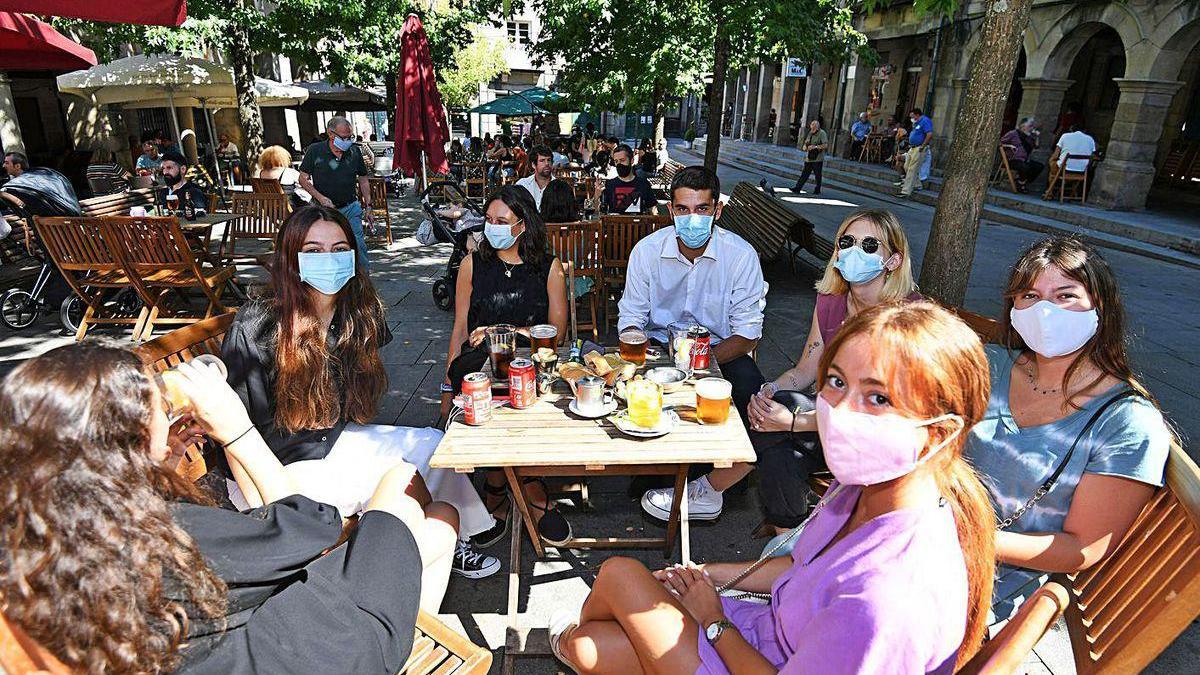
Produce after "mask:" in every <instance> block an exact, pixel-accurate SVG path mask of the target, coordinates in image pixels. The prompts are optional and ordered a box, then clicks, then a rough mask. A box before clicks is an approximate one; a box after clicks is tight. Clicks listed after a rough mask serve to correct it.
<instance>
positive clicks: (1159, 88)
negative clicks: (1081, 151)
mask: <svg viewBox="0 0 1200 675" xmlns="http://www.w3.org/2000/svg"><path fill="white" fill-rule="evenodd" d="M1115 81H1116V83H1117V86H1118V87H1120V89H1121V100H1120V102H1119V103H1118V104H1117V116H1116V119H1114V120H1113V125H1112V131H1111V133H1110V136H1109V139H1108V147H1107V148H1105V156H1104V161H1103V162H1102V163H1101V164H1100V166H1099V167H1097V169H1096V182H1095V184H1094V185H1092V186H1090V192H1091V193H1092V194H1094V195H1095V197H1094V199H1095V201H1096V203H1098V204H1101V205H1103V206H1106V207H1108V208H1110V209H1120V210H1130V209H1140V208H1143V207H1145V206H1146V196H1147V195H1149V194H1150V186H1151V184H1152V183H1153V182H1154V158H1155V155H1156V154H1157V152H1158V139H1159V138H1160V137H1161V136H1162V129H1163V123H1164V122H1165V121H1166V119H1167V112H1168V111H1169V110H1170V108H1171V102H1172V101H1173V100H1174V99H1175V94H1176V93H1177V92H1178V91H1179V88H1180V87H1182V86H1183V83H1182V82H1174V81H1170V80H1135V79H1129V78H1123V77H1118V78H1116V79H1115Z"/></svg>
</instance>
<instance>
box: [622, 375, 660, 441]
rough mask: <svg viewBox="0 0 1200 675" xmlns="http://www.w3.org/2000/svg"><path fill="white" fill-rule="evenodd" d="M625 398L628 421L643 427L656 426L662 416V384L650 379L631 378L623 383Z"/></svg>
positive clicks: (651, 427) (650, 427)
mask: <svg viewBox="0 0 1200 675" xmlns="http://www.w3.org/2000/svg"><path fill="white" fill-rule="evenodd" d="M625 399H626V401H627V402H628V403H629V421H630V422H633V423H634V424H636V425H638V426H639V427H642V428H643V429H653V428H655V427H657V426H658V421H659V419H660V418H661V417H662V407H663V394H662V385H660V384H659V383H657V382H654V381H652V380H644V379H643V380H633V381H632V382H629V383H628V384H626V385H625Z"/></svg>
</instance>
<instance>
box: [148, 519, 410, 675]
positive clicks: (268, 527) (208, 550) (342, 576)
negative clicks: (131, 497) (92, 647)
mask: <svg viewBox="0 0 1200 675" xmlns="http://www.w3.org/2000/svg"><path fill="white" fill-rule="evenodd" d="M172 515H173V517H174V519H175V522H176V523H178V524H179V525H180V526H181V527H183V529H184V530H186V531H187V532H188V534H189V535H191V537H192V539H194V540H195V542H196V545H197V546H198V547H199V548H200V552H201V553H202V554H203V555H204V557H205V559H206V560H207V561H208V564H209V567H210V568H211V569H212V570H213V572H215V573H216V574H217V576H219V577H221V579H223V580H224V581H225V584H226V585H227V586H228V587H229V596H228V597H229V606H228V609H227V612H226V617H225V619H226V620H225V626H224V628H223V629H222V627H221V626H220V625H219V623H218V622H212V621H199V620H196V619H195V618H193V619H192V620H190V621H189V622H188V635H187V641H186V643H185V646H184V647H183V649H182V652H181V653H182V655H183V663H182V665H181V666H180V668H179V671H178V672H181V673H214V674H216V673H221V674H226V673H314V674H316V673H378V674H379V675H385V674H386V675H392V674H394V673H396V672H397V671H399V670H400V668H401V666H403V665H404V662H405V660H406V659H407V658H408V655H409V652H410V651H411V650H412V642H413V629H414V627H415V625H416V620H417V611H418V608H419V605H420V599H421V590H420V589H421V570H422V566H421V555H420V552H419V551H418V549H417V543H416V541H415V540H414V539H413V536H412V533H410V532H409V530H408V528H407V527H405V526H404V524H403V523H402V522H400V520H399V519H397V518H396V517H395V516H392V515H391V514H389V513H384V512H381V511H368V512H367V513H366V514H364V515H363V517H362V519H361V520H360V522H359V524H358V527H357V529H356V530H355V531H354V532H353V533H352V534H351V535H350V538H349V540H348V541H347V542H346V543H345V544H344V545H342V546H339V547H338V548H336V549H334V550H333V551H331V552H330V553H329V554H327V555H325V556H321V555H320V553H321V551H322V550H324V549H325V548H327V547H329V546H332V545H333V544H334V542H336V541H337V538H338V536H339V534H340V533H341V529H342V523H341V518H340V516H339V515H338V511H337V509H336V508H334V507H332V506H328V505H326V504H320V503H318V502H315V501H312V500H311V499H308V498H307V497H303V496H300V495H293V496H291V497H286V498H284V499H281V500H279V501H277V502H275V503H272V504H268V505H266V506H263V507H260V508H257V509H251V510H249V511H245V512H242V513H238V512H236V511H228V510H224V509H219V508H215V507H209V506H197V505H195V504H186V503H177V504H175V505H173V509H172ZM164 585H165V587H166V589H167V590H166V593H167V595H168V596H169V597H173V598H176V599H181V597H180V596H181V595H182V594H181V593H180V592H179V587H178V584H177V583H173V582H172V581H171V580H169V579H168V580H166V582H165V584H164ZM173 589H174V590H173ZM185 606H186V605H185ZM188 615H189V617H196V616H198V613H197V612H194V611H189V612H188Z"/></svg>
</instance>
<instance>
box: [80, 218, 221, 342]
mask: <svg viewBox="0 0 1200 675" xmlns="http://www.w3.org/2000/svg"><path fill="white" fill-rule="evenodd" d="M100 227H101V232H102V233H103V237H104V239H105V241H106V242H107V243H108V244H109V246H110V247H112V251H111V253H112V255H113V256H114V257H116V258H118V259H119V260H120V261H121V263H122V266H123V267H124V269H125V273H126V275H127V276H129V278H130V279H131V280H133V281H134V283H135V285H139V286H140V287H144V289H145V292H146V295H147V305H148V306H149V307H150V312H149V314H148V315H147V316H146V320H145V323H144V324H143V326H142V332H141V333H140V334H138V335H135V336H134V339H135V340H138V339H145V338H148V337H149V336H150V335H151V334H153V332H154V328H155V326H156V325H159V324H180V323H184V324H190V323H196V322H197V321H200V320H201V319H207V318H209V317H210V316H213V315H215V314H224V313H225V312H226V311H228V310H227V309H226V307H225V305H224V304H223V303H222V302H221V293H222V292H223V291H224V289H225V284H226V283H227V282H228V281H229V280H230V279H232V278H233V274H234V268H233V267H220V268H211V267H206V266H204V265H202V264H201V262H200V260H199V258H198V256H197V253H196V252H195V251H193V250H192V248H191V245H190V244H189V243H188V240H187V237H186V236H185V235H184V233H183V229H182V228H181V227H180V226H179V221H178V220H176V219H175V218H105V219H104V220H103V221H102V222H101V225H100ZM189 289H191V290H198V291H200V292H201V294H202V295H203V296H204V299H205V300H206V301H207V304H206V307H205V310H204V313H203V315H197V314H194V313H191V312H188V311H181V310H178V309H172V308H169V307H168V306H167V304H166V301H167V299H168V297H169V291H172V290H174V291H176V293H177V294H179V295H181V296H182V294H183V292H184V291H186V290H189ZM183 299H184V300H185V301H186V298H183Z"/></svg>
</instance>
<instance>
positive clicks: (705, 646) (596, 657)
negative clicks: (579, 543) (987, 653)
mask: <svg viewBox="0 0 1200 675" xmlns="http://www.w3.org/2000/svg"><path fill="white" fill-rule="evenodd" d="M819 374H820V379H819V380H818V381H819V382H820V390H819V395H818V398H817V428H818V431H819V433H820V435H821V441H822V444H823V446H824V448H825V455H826V459H827V461H828V464H829V468H830V470H831V471H832V472H833V475H834V477H835V478H836V479H837V480H836V481H835V482H834V483H833V485H832V486H831V487H830V489H829V492H828V493H826V496H825V499H824V501H823V503H822V504H821V505H820V506H818V507H817V510H816V512H815V514H814V515H813V517H812V518H811V519H810V520H809V521H808V523H807V527H805V528H803V529H802V530H801V531H800V533H799V535H798V539H797V541H796V545H795V548H794V550H793V553H792V559H791V560H788V559H787V558H768V559H767V561H766V562H765V564H762V565H761V566H760V567H758V568H757V569H755V570H754V571H753V572H752V573H750V574H748V575H745V577H744V578H742V576H743V575H742V572H743V571H744V570H746V568H747V567H748V566H749V565H750V563H724V564H722V563H707V564H703V565H699V566H695V567H675V568H668V569H665V570H661V571H658V572H653V573H651V572H650V571H649V570H647V569H646V568H645V567H644V566H642V564H641V563H639V562H637V561H634V560H630V559H627V558H613V559H610V560H608V561H606V562H605V563H604V565H603V566H602V567H601V569H600V574H599V576H598V577H597V579H596V583H595V585H594V586H593V588H592V593H591V595H590V596H589V597H588V599H587V601H586V602H585V603H584V605H583V608H582V610H581V613H580V616H579V620H578V622H574V621H571V620H569V619H567V620H564V619H563V618H558V619H557V620H556V621H555V622H554V625H552V626H551V645H552V647H553V648H554V650H555V653H556V655H557V656H558V657H559V658H560V659H561V660H563V661H564V662H565V663H566V664H567V665H569V666H571V667H572V668H574V669H575V670H576V671H578V672H581V673H597V672H607V673H616V672H620V673H640V672H669V673H701V674H705V675H707V674H717V673H721V674H724V673H774V672H781V671H782V672H789V673H792V672H821V673H879V672H888V673H945V674H947V675H949V674H950V673H953V672H954V669H955V667H956V666H957V665H958V664H961V663H964V662H965V661H966V660H967V659H969V658H970V657H971V655H972V654H974V652H975V651H976V650H977V649H978V647H979V645H980V643H981V641H982V638H983V634H984V629H985V621H986V617H987V609H988V603H989V602H990V598H991V590H992V575H993V571H994V567H995V562H994V559H995V552H994V533H993V531H992V529H993V527H994V522H995V516H994V515H993V513H992V510H991V506H990V505H989V502H988V498H987V493H986V492H985V491H984V489H983V486H982V485H981V484H980V483H979V480H978V479H977V478H976V476H975V474H974V472H973V471H972V470H971V468H970V466H969V465H968V464H967V463H966V462H965V460H963V458H962V448H963V443H964V441H965V440H966V433H965V430H966V429H969V428H970V427H971V426H972V425H973V424H975V423H976V422H977V421H979V419H980V417H981V416H982V415H983V413H984V411H985V410H986V409H987V401H988V393H989V392H988V389H989V387H988V366H987V360H986V358H985V356H984V352H983V348H982V345H980V343H979V339H978V338H977V337H976V336H975V334H974V333H973V332H972V331H971V329H970V328H968V327H967V326H966V324H964V323H962V321H960V320H959V319H958V318H957V317H955V316H953V315H952V314H950V313H949V312H947V311H946V310H944V309H941V308H940V307H938V306H936V305H934V304H932V303H928V302H912V303H908V304H884V305H878V306H875V307H872V308H870V309H866V310H864V311H862V312H860V313H858V314H856V315H855V316H853V317H852V318H850V319H849V320H848V321H847V322H846V324H845V325H844V326H843V327H842V330H841V331H839V332H838V334H837V335H836V336H835V337H834V338H833V340H832V341H831V342H830V343H829V345H828V346H827V347H826V351H825V354H824V355H823V356H822V358H821V363H820V367H819ZM725 586H729V587H730V588H731V589H734V590H740V591H750V592H761V593H769V594H770V604H766V605H762V604H753V603H749V602H745V601H742V600H735V599H729V598H721V597H719V596H718V589H719V588H723V587H725Z"/></svg>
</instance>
